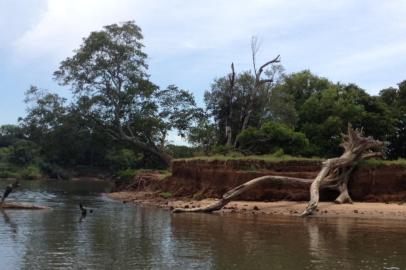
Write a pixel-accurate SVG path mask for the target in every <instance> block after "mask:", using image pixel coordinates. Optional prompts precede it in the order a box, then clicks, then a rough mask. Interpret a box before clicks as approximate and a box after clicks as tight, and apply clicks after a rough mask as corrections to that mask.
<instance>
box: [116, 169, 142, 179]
mask: <svg viewBox="0 0 406 270" xmlns="http://www.w3.org/2000/svg"><path fill="white" fill-rule="evenodd" d="M136 175H137V170H134V169H125V170H120V171H118V172H117V175H116V176H117V177H118V178H120V180H123V181H129V180H132V179H133V178H134V177H135V176H136Z"/></svg>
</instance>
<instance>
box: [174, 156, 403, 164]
mask: <svg viewBox="0 0 406 270" xmlns="http://www.w3.org/2000/svg"><path fill="white" fill-rule="evenodd" d="M326 159H327V158H320V157H311V158H307V157H299V156H290V155H275V154H272V155H249V156H244V155H241V154H238V153H237V154H235V155H233V154H232V155H220V154H217V155H211V156H197V157H192V158H185V159H176V160H185V161H192V160H201V161H227V160H258V161H266V162H283V161H315V162H322V161H323V160H326ZM360 165H361V166H372V167H374V166H375V167H376V166H385V165H397V166H406V159H396V160H384V159H368V160H363V161H362V162H361V164H360Z"/></svg>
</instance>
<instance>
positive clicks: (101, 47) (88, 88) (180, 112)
mask: <svg viewBox="0 0 406 270" xmlns="http://www.w3.org/2000/svg"><path fill="white" fill-rule="evenodd" d="M142 39H143V36H142V34H141V29H140V28H139V27H138V26H137V25H136V24H135V23H134V22H125V23H122V24H112V25H108V26H105V27H104V28H103V29H102V30H101V31H95V32H92V33H91V34H90V35H89V36H88V37H87V38H85V39H84V40H83V44H82V45H81V46H80V47H79V49H77V50H76V51H75V54H74V55H73V56H72V57H68V58H66V59H65V60H64V61H62V62H61V64H60V67H59V69H58V70H57V71H56V72H55V73H54V75H55V78H56V79H57V80H58V81H60V83H61V84H63V85H70V86H71V88H72V90H73V93H74V94H75V96H76V97H81V98H83V97H86V98H87V100H88V102H89V104H90V105H91V106H90V108H89V111H88V116H89V117H91V118H92V119H94V121H95V122H97V123H98V124H99V126H100V127H102V128H103V129H104V130H105V131H106V132H107V133H108V134H110V135H111V136H112V137H114V138H115V139H116V140H120V141H127V142H130V143H131V144H132V145H133V146H134V147H135V148H136V149H138V150H139V151H142V152H145V153H147V154H151V155H154V156H156V157H158V158H159V159H161V160H162V161H163V162H164V163H165V164H167V165H169V164H170V162H171V156H170V155H168V154H167V153H166V152H165V148H164V145H165V141H166V138H167V135H168V132H169V131H170V130H172V129H177V130H179V131H180V134H181V135H183V132H184V131H185V130H186V129H187V128H188V127H189V125H190V123H191V122H192V120H193V119H194V116H195V115H196V114H198V113H199V110H198V109H196V106H195V102H194V99H193V96H192V95H191V93H189V92H188V91H185V90H182V89H179V88H177V87H176V86H169V87H168V88H167V89H165V90H160V89H159V88H158V87H157V86H156V85H155V84H153V83H152V82H150V81H149V78H148V74H147V68H148V66H147V63H146V60H147V55H146V54H145V53H144V52H143V50H142V49H143V44H142Z"/></svg>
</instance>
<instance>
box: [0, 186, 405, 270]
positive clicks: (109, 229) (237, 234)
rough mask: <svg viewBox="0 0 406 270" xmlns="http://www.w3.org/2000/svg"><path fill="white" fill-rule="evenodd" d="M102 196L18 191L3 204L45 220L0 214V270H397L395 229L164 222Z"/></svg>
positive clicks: (244, 219) (338, 222) (202, 217)
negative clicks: (20, 205)
mask: <svg viewBox="0 0 406 270" xmlns="http://www.w3.org/2000/svg"><path fill="white" fill-rule="evenodd" d="M4 184H5V183H4V182H2V183H1V184H0V188H2V189H3V188H4ZM109 188H110V186H109V185H108V184H103V183H95V182H87V181H79V182H73V183H72V182H58V181H54V182H24V183H23V185H22V187H21V188H20V189H19V191H18V192H15V193H12V195H11V196H10V199H9V200H10V201H14V200H16V199H17V198H18V201H25V202H30V203H35V204H40V205H46V206H49V207H52V210H37V211H32V210H31V211H30V210H3V211H0V269H1V270H3V269H237V270H238V269H241V270H242V269H243V270H251V269H329V270H331V269H341V270H342V269H391V270H395V269H406V224H405V222H403V221H370V220H363V219H349V218H341V219H332V218H329V219H321V218H317V219H316V218H308V219H302V218H295V217H270V216H252V215H235V214H233V215H230V214H228V215H227V214H224V215H219V214H176V215H173V214H171V213H170V212H169V211H167V210H163V209H156V208H150V207H140V206H136V205H132V204H123V203H120V202H116V201H113V200H110V199H108V198H107V197H106V196H104V195H103V194H102V192H104V191H108V190H109ZM79 203H83V204H84V205H86V206H87V207H89V208H92V209H93V210H94V211H93V213H88V214H87V216H86V218H84V219H82V220H80V217H81V213H80V211H79V208H78V204H79Z"/></svg>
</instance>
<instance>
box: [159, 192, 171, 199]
mask: <svg viewBox="0 0 406 270" xmlns="http://www.w3.org/2000/svg"><path fill="white" fill-rule="evenodd" d="M159 196H161V197H162V198H164V199H169V198H172V193H171V192H161V193H159Z"/></svg>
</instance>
